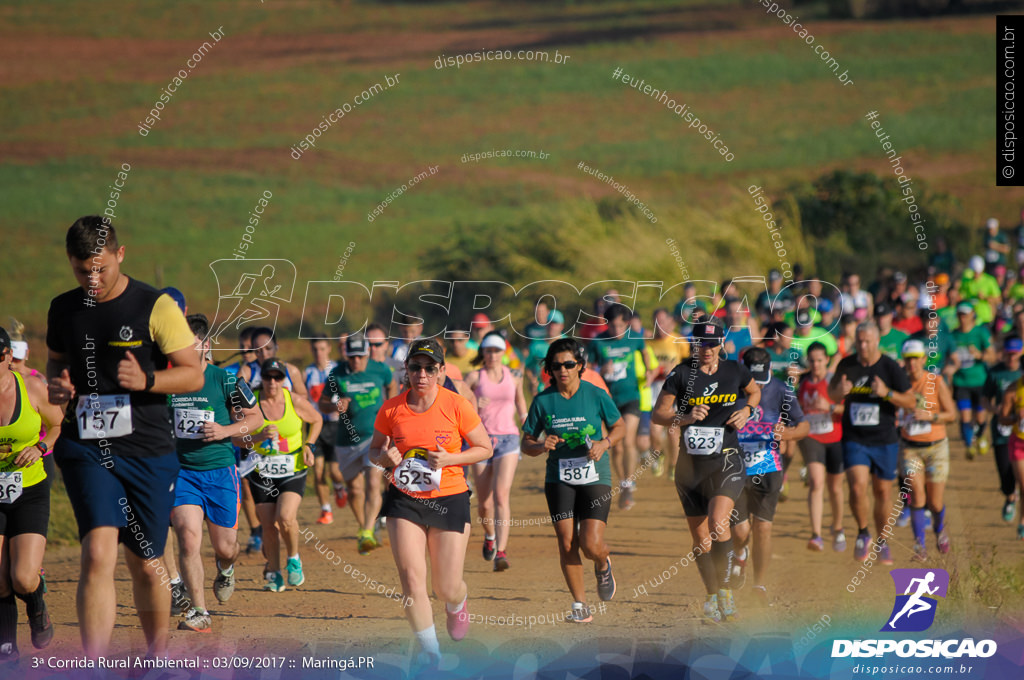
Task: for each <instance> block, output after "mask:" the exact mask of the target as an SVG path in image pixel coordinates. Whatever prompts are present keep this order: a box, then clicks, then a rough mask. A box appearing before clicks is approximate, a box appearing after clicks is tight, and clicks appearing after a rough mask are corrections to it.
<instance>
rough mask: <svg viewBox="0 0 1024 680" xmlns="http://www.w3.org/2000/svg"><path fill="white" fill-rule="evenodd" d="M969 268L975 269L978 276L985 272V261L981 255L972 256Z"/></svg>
mask: <svg viewBox="0 0 1024 680" xmlns="http://www.w3.org/2000/svg"><path fill="white" fill-rule="evenodd" d="M968 266H969V267H970V268H971V269H973V270H974V272H975V273H976V274H980V273H982V272H983V271H985V260H983V259H982V258H981V255H972V256H971V259H970V262H969V263H968Z"/></svg>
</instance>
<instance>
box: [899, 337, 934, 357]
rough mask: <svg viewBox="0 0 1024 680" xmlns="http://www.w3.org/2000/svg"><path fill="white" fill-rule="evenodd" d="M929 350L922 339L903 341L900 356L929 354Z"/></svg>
mask: <svg viewBox="0 0 1024 680" xmlns="http://www.w3.org/2000/svg"><path fill="white" fill-rule="evenodd" d="M927 355H928V352H927V351H926V350H925V348H924V343H923V342H921V341H920V340H907V341H906V342H904V343H903V351H902V352H901V354H900V356H902V357H903V358H904V359H906V358H907V357H923V356H927Z"/></svg>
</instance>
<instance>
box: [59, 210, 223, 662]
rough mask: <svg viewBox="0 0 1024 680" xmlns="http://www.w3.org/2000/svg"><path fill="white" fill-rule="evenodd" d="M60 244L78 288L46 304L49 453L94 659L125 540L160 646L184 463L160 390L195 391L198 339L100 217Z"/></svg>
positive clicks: (153, 641) (86, 641)
mask: <svg viewBox="0 0 1024 680" xmlns="http://www.w3.org/2000/svg"><path fill="white" fill-rule="evenodd" d="M66 248H67V254H68V260H69V262H70V264H71V271H72V273H73V274H74V276H75V279H77V281H78V285H79V287H78V288H74V289H72V290H69V291H68V292H66V293H63V294H62V295H59V296H57V297H56V298H54V299H53V301H52V302H51V303H50V311H49V322H48V326H47V330H46V345H47V348H48V349H49V358H48V360H47V362H46V373H47V377H48V379H49V386H48V388H49V399H50V403H51V404H59V405H62V406H63V405H65V404H67V405H68V408H67V412H66V413H65V416H64V422H63V423H62V424H61V433H60V438H59V439H58V440H57V441H56V443H55V444H54V447H53V457H54V459H55V461H56V463H57V465H59V466H60V468H61V472H62V473H63V477H64V483H65V486H66V487H67V492H68V497H69V498H70V500H71V507H72V508H73V509H74V511H75V519H76V520H77V522H78V535H79V538H80V539H81V541H82V561H81V575H80V577H79V581H78V596H77V599H76V602H77V608H78V621H79V629H80V633H81V636H82V647H83V650H84V651H85V654H86V655H87V656H88V657H91V658H96V657H99V656H102V655H104V654H105V653H106V651H107V647H108V646H109V645H110V637H111V635H112V633H113V630H114V619H115V616H116V613H117V596H116V593H115V590H114V570H115V568H116V567H117V555H118V549H117V545H118V543H119V542H124V544H125V548H126V550H125V562H126V564H127V565H128V570H129V571H130V572H131V576H132V581H133V586H134V593H135V607H136V610H137V611H138V614H139V618H140V619H141V621H142V628H143V631H144V633H145V636H146V642H147V644H148V647H149V650H148V651H149V653H150V654H159V653H162V652H163V651H164V650H165V649H166V647H167V617H168V616H170V613H171V596H170V589H169V588H168V587H167V585H166V584H167V582H168V581H169V578H168V577H167V573H166V570H165V567H164V564H163V557H162V556H163V551H164V545H165V544H166V542H167V529H168V527H169V526H170V514H171V504H172V502H173V500H174V493H173V489H174V482H175V480H176V479H177V476H178V470H179V465H178V457H177V454H176V453H175V440H174V430H173V427H172V423H171V415H170V410H169V408H168V406H167V396H166V395H168V394H183V393H188V392H195V391H197V390H200V389H202V387H203V373H202V370H200V368H199V356H198V355H197V354H196V351H195V338H194V337H193V335H192V331H191V330H189V327H188V323H187V322H186V321H185V316H184V315H183V314H182V313H181V309H179V308H178V305H177V304H175V302H174V301H173V300H172V299H171V298H170V297H169V296H168V295H165V294H162V293H161V292H160V291H158V290H156V289H155V288H153V287H151V286H148V285H146V284H144V283H141V282H139V281H136V280H135V279H132V278H129V277H128V276H126V275H124V274H122V273H121V262H122V261H124V246H120V247H119V246H118V244H117V235H116V234H115V232H114V228H113V226H111V224H110V222H109V221H108V220H107V219H106V218H102V217H98V216H89V217H83V218H81V219H79V220H77V221H76V222H75V223H74V224H73V225H71V228H70V229H68V233H67V238H66ZM68 402H70V403H68ZM161 575H163V579H161Z"/></svg>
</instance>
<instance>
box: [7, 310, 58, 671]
mask: <svg viewBox="0 0 1024 680" xmlns="http://www.w3.org/2000/svg"><path fill="white" fill-rule="evenodd" d="M12 360H13V352H12V351H11V339H10V337H9V336H8V335H7V331H5V330H4V329H3V328H0V564H2V565H4V567H3V569H2V570H0V663H3V662H5V661H12V660H15V659H17V658H18V645H17V628H18V603H17V602H16V601H15V599H14V598H15V597H17V598H18V599H20V600H22V601H24V602H25V605H26V609H27V612H28V620H29V627H30V628H31V630H32V644H33V646H35V647H36V649H42V648H43V647H45V646H46V645H48V644H50V640H51V639H52V638H53V625H52V624H51V623H50V616H49V614H48V613H47V611H46V602H45V601H44V600H43V583H42V579H41V578H40V576H39V572H40V570H41V569H42V566H43V553H44V552H45V551H46V529H47V525H48V524H49V522H50V479H49V478H48V477H47V476H46V471H45V469H44V468H43V460H42V457H43V454H44V453H46V451H48V450H49V447H50V446H52V445H53V442H54V441H55V440H56V439H57V436H58V435H59V434H60V421H61V418H62V415H63V414H62V413H61V411H60V408H58V407H57V406H53V405H51V404H50V403H49V401H48V399H47V395H46V387H45V386H44V385H43V384H42V382H41V381H39V380H25V379H24V378H22V377H21V376H20V375H19V374H18V373H17V372H15V371H13V370H12V369H11V362H12ZM42 424H45V425H46V439H45V440H40V439H39V430H40V425H42Z"/></svg>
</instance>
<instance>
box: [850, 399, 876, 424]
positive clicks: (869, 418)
mask: <svg viewBox="0 0 1024 680" xmlns="http://www.w3.org/2000/svg"><path fill="white" fill-rule="evenodd" d="M850 422H851V423H853V425H854V426H855V427H871V426H873V425H878V424H879V423H880V422H881V419H880V410H879V407H878V404H869V403H864V402H854V403H852V404H850Z"/></svg>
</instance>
